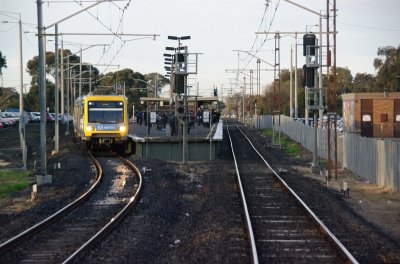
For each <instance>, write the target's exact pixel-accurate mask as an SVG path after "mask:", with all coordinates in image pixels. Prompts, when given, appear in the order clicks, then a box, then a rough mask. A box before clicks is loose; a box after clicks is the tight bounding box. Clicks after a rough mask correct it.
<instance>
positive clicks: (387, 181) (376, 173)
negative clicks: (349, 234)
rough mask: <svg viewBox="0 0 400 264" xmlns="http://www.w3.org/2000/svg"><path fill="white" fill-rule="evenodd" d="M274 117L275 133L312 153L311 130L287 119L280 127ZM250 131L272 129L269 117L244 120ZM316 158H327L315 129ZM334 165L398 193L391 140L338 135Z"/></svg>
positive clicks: (397, 162) (322, 132) (398, 168)
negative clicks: (281, 133)
mask: <svg viewBox="0 0 400 264" xmlns="http://www.w3.org/2000/svg"><path fill="white" fill-rule="evenodd" d="M277 121H278V117H277V116H276V117H275V122H274V123H275V126H274V127H275V130H277V131H279V130H280V131H282V132H283V133H284V134H286V135H287V136H288V137H290V138H291V139H293V140H294V141H296V142H298V143H300V144H301V145H302V146H303V147H304V148H306V149H308V150H310V151H313V150H314V133H315V132H314V131H315V130H314V128H313V127H310V126H306V125H304V124H303V123H302V122H298V121H293V120H292V119H291V118H290V117H287V116H281V117H280V126H279V125H278V122H277ZM246 124H247V125H249V126H250V127H253V128H261V129H262V128H272V124H273V122H272V116H258V117H257V116H254V117H253V118H252V119H248V120H246ZM317 138H318V139H317V142H318V146H317V149H318V156H319V157H321V158H324V159H327V157H328V150H327V148H328V143H327V142H328V135H327V130H326V129H317ZM333 144H334V137H333V133H332V134H331V158H332V159H333V157H334V152H333V151H334V145H333ZM337 157H338V162H339V163H340V164H341V165H342V166H343V167H344V168H347V169H350V170H351V171H353V172H354V173H355V174H357V175H359V176H361V177H362V178H364V179H366V180H369V181H370V182H372V183H376V184H378V185H379V186H384V187H389V188H392V189H394V190H397V191H398V190H400V143H399V142H394V141H391V140H382V139H375V138H365V137H361V136H359V135H355V134H349V133H338V137H337Z"/></svg>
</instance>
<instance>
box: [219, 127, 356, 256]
mask: <svg viewBox="0 0 400 264" xmlns="http://www.w3.org/2000/svg"><path fill="white" fill-rule="evenodd" d="M227 130H228V135H229V138H230V142H231V148H232V153H233V156H234V160H235V167H236V173H237V176H238V182H239V187H240V190H241V195H242V199H243V205H244V211H245V216H246V221H247V226H248V230H249V237H250V243H251V249H252V256H253V262H254V263H259V262H261V263H268V262H273V263H357V260H356V259H355V258H354V257H353V256H352V255H351V253H350V252H349V251H348V250H347V249H346V248H345V247H344V246H343V245H342V244H341V242H340V241H339V240H338V239H337V238H336V237H335V236H334V235H333V234H332V233H331V232H330V231H329V230H328V228H327V227H326V226H325V225H324V224H323V223H322V222H321V221H320V220H319V219H318V217H317V216H316V215H315V214H314V213H313V212H312V211H311V210H310V209H309V208H308V207H307V205H306V204H305V203H304V202H303V201H302V200H301V199H300V197H299V196H298V195H297V194H296V193H295V192H294V191H293V190H292V189H291V188H290V187H289V186H288V185H287V184H286V183H285V182H284V181H283V180H282V179H281V177H280V176H279V175H278V173H276V172H275V171H274V170H273V168H272V167H271V166H270V164H268V162H267V161H266V160H265V159H264V158H263V157H262V156H261V154H260V153H259V152H258V151H257V150H256V148H255V147H254V145H253V143H252V142H251V141H250V139H249V138H247V137H246V135H245V134H244V133H243V132H242V130H241V129H240V128H239V127H238V126H229V125H227Z"/></svg>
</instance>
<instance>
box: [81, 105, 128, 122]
mask: <svg viewBox="0 0 400 264" xmlns="http://www.w3.org/2000/svg"><path fill="white" fill-rule="evenodd" d="M88 109H89V113H88V122H89V123H101V124H118V123H123V122H124V103H123V102H109V101H108V102H102V101H89V102H88Z"/></svg>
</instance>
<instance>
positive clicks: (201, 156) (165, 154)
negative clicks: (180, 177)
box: [129, 120, 223, 161]
mask: <svg viewBox="0 0 400 264" xmlns="http://www.w3.org/2000/svg"><path fill="white" fill-rule="evenodd" d="M222 127H223V122H222V120H219V122H216V123H213V124H211V126H207V125H205V124H197V123H195V124H194V125H192V126H190V127H189V129H188V134H187V142H188V144H187V151H186V153H187V159H186V160H210V159H215V158H216V156H217V155H218V151H219V144H220V142H221V140H222V134H223V133H222ZM182 129H183V126H182V125H181V124H178V125H177V126H176V127H175V129H173V128H172V127H171V126H170V124H166V126H165V128H164V126H163V125H157V124H151V125H150V127H149V126H148V125H146V124H145V123H144V122H143V123H142V124H141V125H140V124H139V123H138V122H136V121H134V122H130V123H129V137H130V138H131V139H132V141H134V142H135V143H136V144H135V145H136V151H135V154H136V155H138V156H142V157H148V158H157V159H163V160H175V161H179V160H182V153H183V133H182Z"/></svg>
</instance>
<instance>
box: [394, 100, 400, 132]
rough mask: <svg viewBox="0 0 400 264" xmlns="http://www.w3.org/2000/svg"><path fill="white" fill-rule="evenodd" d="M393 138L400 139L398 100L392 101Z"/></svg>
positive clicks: (399, 102) (399, 103) (399, 104)
mask: <svg viewBox="0 0 400 264" xmlns="http://www.w3.org/2000/svg"><path fill="white" fill-rule="evenodd" d="M393 134H394V137H396V138H400V99H395V100H394V133H393Z"/></svg>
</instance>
